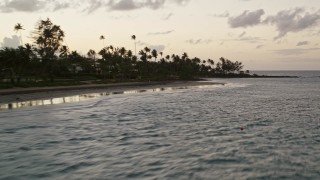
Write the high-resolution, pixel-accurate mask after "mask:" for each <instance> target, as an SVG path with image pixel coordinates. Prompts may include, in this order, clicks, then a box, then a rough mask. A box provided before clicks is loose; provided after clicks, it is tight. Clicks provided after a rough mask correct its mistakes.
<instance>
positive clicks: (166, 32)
mask: <svg viewBox="0 0 320 180" xmlns="http://www.w3.org/2000/svg"><path fill="white" fill-rule="evenodd" d="M173 32H174V30H171V31H164V32H151V33H148V35H166V34H171V33H173Z"/></svg>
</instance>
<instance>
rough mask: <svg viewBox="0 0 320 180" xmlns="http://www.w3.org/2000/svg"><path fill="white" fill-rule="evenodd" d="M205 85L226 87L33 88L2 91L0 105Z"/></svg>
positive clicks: (154, 84) (167, 84) (150, 84)
mask: <svg viewBox="0 0 320 180" xmlns="http://www.w3.org/2000/svg"><path fill="white" fill-rule="evenodd" d="M205 85H224V84H223V83H217V82H210V81H160V82H129V83H114V84H88V85H79V86H56V87H32V88H13V89H2V90H0V104H6V103H13V102H23V101H32V100H41V99H50V98H57V97H65V96H73V95H80V94H89V93H100V92H104V93H112V92H121V91H128V90H148V89H156V88H167V87H191V86H205Z"/></svg>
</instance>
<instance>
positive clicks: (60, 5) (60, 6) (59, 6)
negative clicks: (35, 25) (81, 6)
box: [53, 2, 71, 11]
mask: <svg viewBox="0 0 320 180" xmlns="http://www.w3.org/2000/svg"><path fill="white" fill-rule="evenodd" d="M70 7H71V4H70V3H60V2H57V3H55V4H54V8H53V11H58V10H61V9H67V8H70Z"/></svg>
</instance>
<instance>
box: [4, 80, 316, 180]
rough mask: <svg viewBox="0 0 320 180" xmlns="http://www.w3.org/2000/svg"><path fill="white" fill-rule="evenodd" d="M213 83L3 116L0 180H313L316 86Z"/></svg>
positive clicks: (309, 82) (312, 83) (288, 82)
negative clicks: (222, 84)
mask: <svg viewBox="0 0 320 180" xmlns="http://www.w3.org/2000/svg"><path fill="white" fill-rule="evenodd" d="M214 81H220V82H227V84H226V85H225V86H210V87H204V88H191V89H177V90H170V91H160V92H145V93H139V94H116V95H112V96H102V97H97V98H94V99H90V100H87V101H81V102H75V103H66V104H59V105H49V106H37V107H26V108H21V109H14V110H7V111H0V117H1V119H0V162H1V163H0V179H1V178H2V179H319V178H320V166H319V164H320V133H319V132H320V123H319V122H320V121H319V120H320V119H319V117H320V111H319V109H320V78H316V77H314V78H298V79H228V80H226V79H221V80H219V79H215V80H214ZM240 128H244V130H243V131H241V129H240Z"/></svg>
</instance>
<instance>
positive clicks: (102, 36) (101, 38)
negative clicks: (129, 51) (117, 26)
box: [99, 35, 106, 47]
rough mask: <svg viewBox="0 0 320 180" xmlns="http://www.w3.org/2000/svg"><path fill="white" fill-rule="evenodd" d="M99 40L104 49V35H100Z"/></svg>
mask: <svg viewBox="0 0 320 180" xmlns="http://www.w3.org/2000/svg"><path fill="white" fill-rule="evenodd" d="M99 39H100V40H102V45H103V47H105V45H104V40H105V39H106V38H105V37H104V35H101V36H100V38H99Z"/></svg>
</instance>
